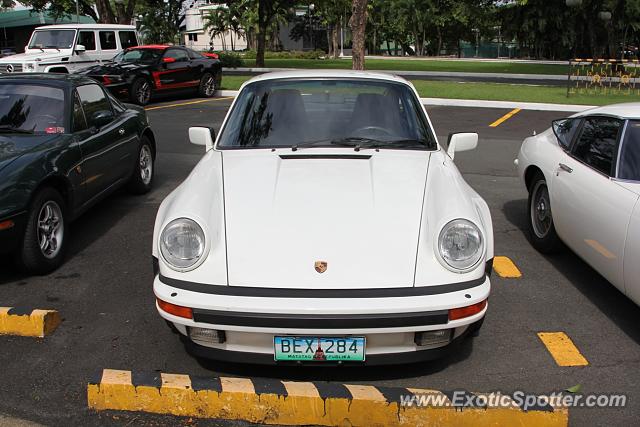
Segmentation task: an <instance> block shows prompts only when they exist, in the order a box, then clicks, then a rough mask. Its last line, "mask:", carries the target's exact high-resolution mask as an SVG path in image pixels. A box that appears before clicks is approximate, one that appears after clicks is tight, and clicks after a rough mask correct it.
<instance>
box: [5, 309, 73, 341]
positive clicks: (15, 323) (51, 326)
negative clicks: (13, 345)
mask: <svg viewBox="0 0 640 427" xmlns="http://www.w3.org/2000/svg"><path fill="white" fill-rule="evenodd" d="M61 322H62V319H61V318H60V314H58V312H57V311H55V310H37V309H36V310H31V309H29V310H25V309H21V308H14V307H0V335H18V336H22V337H39V338H43V337H44V336H45V335H49V334H50V333H52V332H53V331H54V330H55V329H56V328H57V327H58V325H60V323H61Z"/></svg>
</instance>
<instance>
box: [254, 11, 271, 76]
mask: <svg viewBox="0 0 640 427" xmlns="http://www.w3.org/2000/svg"><path fill="white" fill-rule="evenodd" d="M264 9H265V5H264V2H262V1H258V34H256V42H257V44H258V46H257V49H256V67H258V68H263V67H264V47H265V46H264V44H265V36H266V33H267V27H268V22H267V13H266V11H265V10H264Z"/></svg>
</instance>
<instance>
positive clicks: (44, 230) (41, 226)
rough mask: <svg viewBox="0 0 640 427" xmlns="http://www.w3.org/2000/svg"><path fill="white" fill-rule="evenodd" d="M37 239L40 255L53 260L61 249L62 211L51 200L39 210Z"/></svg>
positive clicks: (62, 232)
mask: <svg viewBox="0 0 640 427" xmlns="http://www.w3.org/2000/svg"><path fill="white" fill-rule="evenodd" d="M37 237H38V243H39V244H40V251H41V252H42V255H44V257H45V258H47V259H53V258H55V257H56V256H57V255H58V253H59V252H60V249H61V248H62V239H63V238H64V221H63V219H62V209H61V208H60V206H59V205H58V204H57V203H56V202H54V201H53V200H49V201H47V202H46V203H45V204H43V205H42V208H40V213H39V214H38V226H37Z"/></svg>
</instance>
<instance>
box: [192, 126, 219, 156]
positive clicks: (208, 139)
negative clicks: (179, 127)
mask: <svg viewBox="0 0 640 427" xmlns="http://www.w3.org/2000/svg"><path fill="white" fill-rule="evenodd" d="M214 137H215V131H214V130H213V129H211V128H206V127H192V128H189V141H191V143H192V144H194V145H204V147H205V151H209V150H211V149H212V148H213V140H214Z"/></svg>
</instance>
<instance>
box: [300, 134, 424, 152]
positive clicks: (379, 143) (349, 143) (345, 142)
mask: <svg viewBox="0 0 640 427" xmlns="http://www.w3.org/2000/svg"><path fill="white" fill-rule="evenodd" d="M322 144H330V145H337V146H342V147H353V149H354V151H360V150H361V149H364V148H410V147H428V144H427V142H426V141H421V140H418V139H396V140H389V141H383V140H380V139H374V138H363V137H356V136H349V137H346V138H335V139H320V140H317V141H306V142H301V143H300V144H294V145H292V146H291V150H292V151H296V150H297V149H298V148H302V147H312V146H314V145H322Z"/></svg>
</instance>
